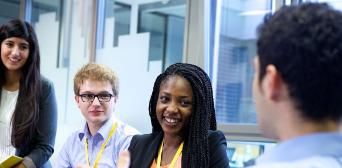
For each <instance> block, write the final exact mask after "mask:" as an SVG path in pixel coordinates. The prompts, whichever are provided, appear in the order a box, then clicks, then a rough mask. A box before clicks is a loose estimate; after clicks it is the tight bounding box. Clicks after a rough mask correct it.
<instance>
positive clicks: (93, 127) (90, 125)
mask: <svg viewBox="0 0 342 168" xmlns="http://www.w3.org/2000/svg"><path fill="white" fill-rule="evenodd" d="M105 123H106V121H105V122H103V123H99V124H94V123H90V122H87V125H88V130H89V132H90V134H91V136H94V135H95V134H96V133H97V131H99V129H100V128H101V127H102V126H103V125H104V124H105Z"/></svg>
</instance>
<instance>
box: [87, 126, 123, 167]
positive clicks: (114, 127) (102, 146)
mask: <svg viewBox="0 0 342 168" xmlns="http://www.w3.org/2000/svg"><path fill="white" fill-rule="evenodd" d="M117 126H118V124H117V123H113V126H112V129H111V130H110V132H109V134H108V137H107V139H106V141H105V142H103V144H102V145H101V148H100V151H99V153H97V156H96V159H95V163H94V168H97V165H98V164H99V161H100V158H101V156H102V153H103V151H104V148H105V147H106V145H107V143H108V142H109V140H110V138H111V137H112V136H113V134H114V132H115V130H116V127H117ZM84 143H85V145H84V148H85V157H86V161H87V165H88V166H90V162H89V154H88V138H87V137H86V139H85V141H84Z"/></svg>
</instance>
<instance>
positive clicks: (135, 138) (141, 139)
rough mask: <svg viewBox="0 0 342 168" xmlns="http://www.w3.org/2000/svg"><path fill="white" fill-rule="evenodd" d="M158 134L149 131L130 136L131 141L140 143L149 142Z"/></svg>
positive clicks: (158, 135)
mask: <svg viewBox="0 0 342 168" xmlns="http://www.w3.org/2000/svg"><path fill="white" fill-rule="evenodd" d="M160 136H161V134H160V133H150V134H142V135H135V136H133V138H132V142H134V143H140V144H144V143H149V142H151V141H153V140H155V139H156V138H158V137H160Z"/></svg>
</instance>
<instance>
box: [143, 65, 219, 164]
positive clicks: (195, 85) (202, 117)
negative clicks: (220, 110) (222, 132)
mask: <svg viewBox="0 0 342 168" xmlns="http://www.w3.org/2000/svg"><path fill="white" fill-rule="evenodd" d="M175 75H179V76H182V77H184V78H185V79H186V80H188V81H189V83H190V85H191V87H192V91H193V111H192V115H191V117H190V120H189V123H188V125H187V126H188V127H187V128H186V131H187V132H186V133H185V134H184V137H183V138H184V149H185V150H183V157H184V159H185V160H186V161H187V164H188V165H186V167H196V168H198V167H205V168H206V167H209V145H208V130H216V118H215V108H214V99H213V92H212V86H211V82H210V79H209V77H208V75H207V74H206V73H205V72H204V71H203V70H202V69H201V68H199V67H198V66H196V65H192V64H186V63H176V64H173V65H171V66H169V67H168V68H167V69H166V70H165V72H164V73H162V74H160V75H159V76H158V77H157V79H156V81H155V83H154V87H153V91H152V95H151V99H150V104H149V113H150V117H151V123H152V127H153V130H152V132H161V131H163V130H162V128H161V126H160V124H159V122H158V120H157V116H156V105H157V101H158V95H159V89H160V85H161V83H162V82H163V81H165V80H167V79H168V78H169V77H171V76H175Z"/></svg>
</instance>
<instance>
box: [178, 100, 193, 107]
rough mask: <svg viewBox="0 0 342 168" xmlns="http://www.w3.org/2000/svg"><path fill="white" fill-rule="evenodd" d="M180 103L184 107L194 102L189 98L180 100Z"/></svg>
mask: <svg viewBox="0 0 342 168" xmlns="http://www.w3.org/2000/svg"><path fill="white" fill-rule="evenodd" d="M180 105H181V106H182V107H189V106H191V105H192V103H191V101H189V100H181V101H180Z"/></svg>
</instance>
